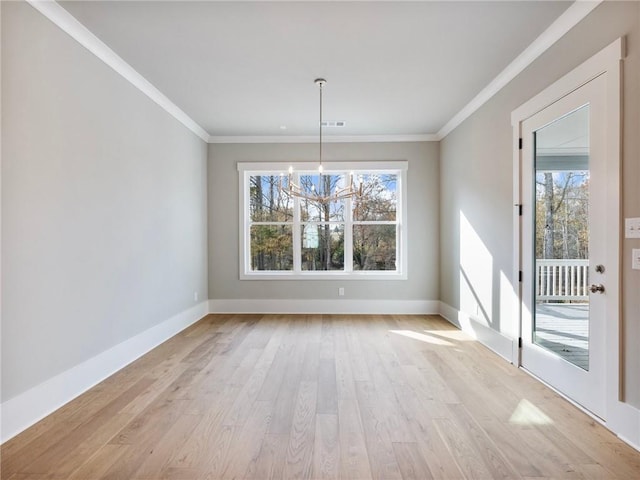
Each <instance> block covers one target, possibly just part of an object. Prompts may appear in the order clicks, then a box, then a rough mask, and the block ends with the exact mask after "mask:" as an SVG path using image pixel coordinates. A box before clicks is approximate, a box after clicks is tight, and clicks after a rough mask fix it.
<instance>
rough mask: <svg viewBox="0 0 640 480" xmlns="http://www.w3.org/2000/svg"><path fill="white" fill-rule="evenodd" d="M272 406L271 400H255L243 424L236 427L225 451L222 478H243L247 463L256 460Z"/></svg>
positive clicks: (271, 412) (270, 417)
mask: <svg viewBox="0 0 640 480" xmlns="http://www.w3.org/2000/svg"><path fill="white" fill-rule="evenodd" d="M273 407H274V405H273V402H265V401H257V402H255V403H254V404H253V411H252V412H251V415H250V416H249V418H248V419H247V421H246V422H245V424H244V425H243V426H241V427H236V431H235V433H234V435H233V439H232V440H231V445H230V446H229V451H228V452H227V458H226V467H225V469H224V471H223V473H222V477H223V478H244V477H245V475H246V474H247V471H248V470H249V465H250V464H251V463H254V462H256V461H257V459H258V456H259V454H260V448H261V447H262V440H263V438H264V435H265V434H266V432H267V429H268V428H269V423H270V422H271V419H272V417H273ZM213 478H215V476H214V477H213Z"/></svg>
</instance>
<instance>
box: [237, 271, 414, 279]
mask: <svg viewBox="0 0 640 480" xmlns="http://www.w3.org/2000/svg"><path fill="white" fill-rule="evenodd" d="M338 279H339V280H346V281H350V280H357V281H369V280H384V281H387V280H407V275H406V274H402V273H399V272H370V271H369V272H366V273H364V272H322V273H317V272H303V273H291V272H251V273H241V274H240V280H294V281H299V280H338Z"/></svg>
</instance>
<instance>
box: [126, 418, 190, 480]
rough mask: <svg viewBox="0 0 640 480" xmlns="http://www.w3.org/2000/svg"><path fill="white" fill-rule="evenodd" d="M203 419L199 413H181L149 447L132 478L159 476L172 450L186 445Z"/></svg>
mask: <svg viewBox="0 0 640 480" xmlns="http://www.w3.org/2000/svg"><path fill="white" fill-rule="evenodd" d="M201 421H202V418H201V417H200V416H199V415H181V416H180V417H179V418H178V420H177V421H176V422H175V423H174V424H173V426H171V428H169V430H168V431H167V432H166V433H165V434H164V435H163V437H162V439H161V440H160V441H159V442H157V443H156V444H155V446H154V447H153V448H150V449H148V454H147V456H146V458H145V459H144V460H143V462H142V464H141V465H140V467H139V468H138V469H137V470H136V471H135V472H134V474H133V476H132V477H131V478H132V480H134V479H135V480H154V479H157V478H159V477H160V473H161V472H162V470H164V469H165V467H166V465H167V463H168V462H169V459H170V458H171V454H172V452H173V451H174V450H175V449H178V448H180V447H181V446H182V445H184V443H185V442H186V440H187V438H189V436H190V435H191V432H192V431H193V430H194V428H195V427H196V425H198V423H199V422H201Z"/></svg>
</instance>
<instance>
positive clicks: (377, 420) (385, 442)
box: [356, 382, 402, 479]
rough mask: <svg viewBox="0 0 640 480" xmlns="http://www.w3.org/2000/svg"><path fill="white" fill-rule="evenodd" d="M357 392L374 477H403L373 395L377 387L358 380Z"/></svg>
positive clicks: (385, 424) (383, 419)
mask: <svg viewBox="0 0 640 480" xmlns="http://www.w3.org/2000/svg"><path fill="white" fill-rule="evenodd" d="M356 392H357V394H358V407H359V410H360V418H361V421H362V426H363V428H364V434H365V442H366V445H367V453H368V456H369V465H370V467H371V473H372V476H373V478H375V479H382V478H385V479H386V478H391V479H394V478H402V473H401V472H400V468H399V467H398V463H397V461H396V457H395V453H394V452H393V445H392V442H391V438H390V436H389V431H388V430H387V423H386V422H385V418H384V416H381V415H380V411H379V409H377V408H376V407H375V404H374V401H373V400H372V397H371V394H372V392H376V390H375V388H374V387H372V386H371V385H367V384H366V383H365V382H356Z"/></svg>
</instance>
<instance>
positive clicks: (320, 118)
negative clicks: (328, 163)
mask: <svg viewBox="0 0 640 480" xmlns="http://www.w3.org/2000/svg"><path fill="white" fill-rule="evenodd" d="M320 172H321V173H322V82H320Z"/></svg>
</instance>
